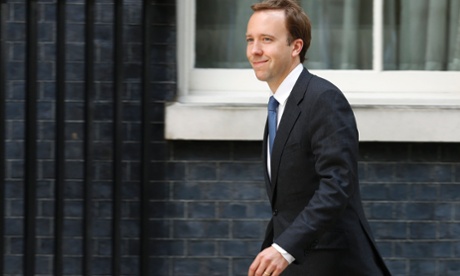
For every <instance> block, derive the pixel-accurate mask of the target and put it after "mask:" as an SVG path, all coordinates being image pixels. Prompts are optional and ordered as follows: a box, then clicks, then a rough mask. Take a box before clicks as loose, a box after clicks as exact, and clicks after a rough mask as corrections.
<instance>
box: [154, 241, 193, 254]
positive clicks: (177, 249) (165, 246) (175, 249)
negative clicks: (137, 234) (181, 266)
mask: <svg viewBox="0 0 460 276" xmlns="http://www.w3.org/2000/svg"><path fill="white" fill-rule="evenodd" d="M150 243H151V246H150V247H151V248H152V251H151V254H152V255H151V256H184V254H185V244H184V241H180V240H152V241H150Z"/></svg>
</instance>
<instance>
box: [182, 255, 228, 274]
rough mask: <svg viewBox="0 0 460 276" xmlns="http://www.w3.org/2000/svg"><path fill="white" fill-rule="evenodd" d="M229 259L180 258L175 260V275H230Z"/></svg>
mask: <svg viewBox="0 0 460 276" xmlns="http://www.w3.org/2000/svg"><path fill="white" fill-rule="evenodd" d="M229 262H230V260H229V259H225V258H216V257H214V258H205V257H203V258H178V259H174V264H173V268H174V271H173V275H184V276H186V275H215V276H226V275H228V267H229Z"/></svg>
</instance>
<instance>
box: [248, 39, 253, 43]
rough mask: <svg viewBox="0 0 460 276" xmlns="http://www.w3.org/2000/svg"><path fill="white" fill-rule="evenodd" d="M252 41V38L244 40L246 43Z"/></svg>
mask: <svg viewBox="0 0 460 276" xmlns="http://www.w3.org/2000/svg"><path fill="white" fill-rule="evenodd" d="M253 41H254V39H252V38H246V42H247V43H249V42H253Z"/></svg>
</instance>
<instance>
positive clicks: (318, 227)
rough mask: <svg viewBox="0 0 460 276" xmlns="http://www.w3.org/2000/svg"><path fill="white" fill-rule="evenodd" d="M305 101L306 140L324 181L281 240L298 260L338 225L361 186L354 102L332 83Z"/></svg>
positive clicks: (277, 241) (316, 167)
mask: <svg viewBox="0 0 460 276" xmlns="http://www.w3.org/2000/svg"><path fill="white" fill-rule="evenodd" d="M305 101H308V102H306V103H305ZM302 104H304V105H305V106H303V107H301V109H302V112H306V114H307V115H306V118H307V120H306V121H307V122H297V124H299V123H301V124H307V125H308V126H307V127H305V134H304V136H305V137H304V141H306V143H307V144H309V146H310V147H311V151H312V153H313V156H314V160H315V161H314V162H315V168H314V170H315V173H316V174H317V175H318V178H319V184H318V187H317V189H316V191H315V192H314V194H313V196H312V197H311V198H310V200H309V201H308V202H307V203H306V206H305V208H304V209H303V210H302V211H301V212H300V214H299V215H298V216H297V217H296V218H295V219H294V221H293V222H292V224H291V225H290V226H289V227H287V228H286V230H284V231H283V232H282V233H281V234H280V235H279V236H278V237H277V238H276V239H275V242H276V243H277V244H278V245H280V246H281V247H282V248H284V249H285V250H286V251H287V252H289V253H290V254H291V255H293V256H294V258H296V261H297V262H301V261H302V260H303V259H304V255H305V252H306V251H308V250H309V249H311V248H312V247H314V246H315V243H317V241H318V239H319V238H320V237H321V235H322V234H323V233H324V232H325V231H327V230H329V229H330V228H331V227H332V226H333V225H334V223H335V222H336V221H337V219H338V218H339V217H340V215H341V213H342V211H343V210H344V209H345V207H346V206H347V204H348V201H349V197H350V196H351V195H352V194H353V192H354V189H357V185H358V184H357V175H356V174H357V155H358V132H357V129H356V123H355V118H354V115H353V112H352V110H351V107H350V105H349V103H348V101H347V100H346V99H345V97H344V96H343V94H342V93H341V92H340V91H339V90H338V89H334V87H332V88H331V87H329V88H327V89H324V90H323V91H321V92H319V93H316V94H315V95H314V96H313V97H309V98H307V99H304V102H303V103H301V105H302ZM298 169H299V168H298ZM280 185H281V184H280ZM305 185H310V184H309V183H305Z"/></svg>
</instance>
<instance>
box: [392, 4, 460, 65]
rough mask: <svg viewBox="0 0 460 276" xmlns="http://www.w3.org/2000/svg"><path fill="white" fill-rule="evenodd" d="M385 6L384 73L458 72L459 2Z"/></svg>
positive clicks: (459, 51)
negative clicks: (387, 71) (418, 71)
mask: <svg viewBox="0 0 460 276" xmlns="http://www.w3.org/2000/svg"><path fill="white" fill-rule="evenodd" d="M384 3H385V7H384V9H385V15H384V18H385V32H384V44H385V47H384V49H385V50H384V69H386V70H456V71H458V70H460V1H458V0H424V1H420V0H385V2H384Z"/></svg>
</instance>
